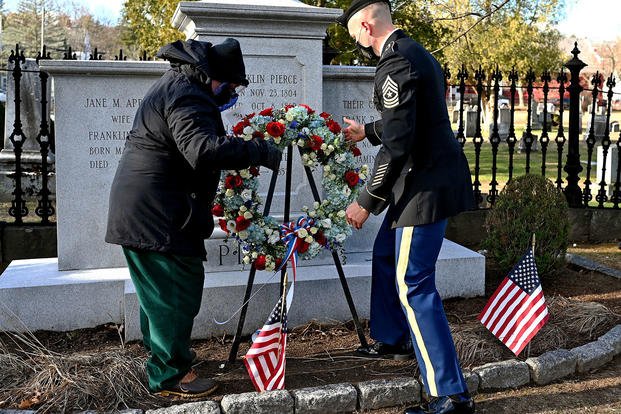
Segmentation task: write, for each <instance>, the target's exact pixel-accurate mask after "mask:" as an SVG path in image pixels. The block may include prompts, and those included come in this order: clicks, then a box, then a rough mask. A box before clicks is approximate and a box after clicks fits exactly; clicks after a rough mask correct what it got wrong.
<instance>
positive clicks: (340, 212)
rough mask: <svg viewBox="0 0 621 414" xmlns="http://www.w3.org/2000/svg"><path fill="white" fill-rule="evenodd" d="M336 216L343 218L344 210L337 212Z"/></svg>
mask: <svg viewBox="0 0 621 414" xmlns="http://www.w3.org/2000/svg"><path fill="white" fill-rule="evenodd" d="M336 215H337V216H339V217H345V210H339V211H338V212H337V213H336Z"/></svg>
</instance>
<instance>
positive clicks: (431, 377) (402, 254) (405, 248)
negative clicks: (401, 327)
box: [397, 227, 438, 397]
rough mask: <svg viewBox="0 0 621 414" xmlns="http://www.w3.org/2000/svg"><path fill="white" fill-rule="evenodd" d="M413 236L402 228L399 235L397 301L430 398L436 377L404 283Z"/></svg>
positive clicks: (411, 231) (411, 232)
mask: <svg viewBox="0 0 621 414" xmlns="http://www.w3.org/2000/svg"><path fill="white" fill-rule="evenodd" d="M413 234H414V227H404V228H403V232H402V233H401V245H400V247H399V261H398V262H397V284H398V286H399V300H400V301H401V304H402V305H403V307H404V308H405V311H406V315H407V319H408V323H409V324H410V327H411V328H412V332H414V338H415V340H416V345H417V346H418V350H419V351H420V353H421V356H422V357H423V362H424V364H425V368H426V371H427V385H428V386H429V393H430V394H431V395H432V396H434V397H437V396H438V390H437V387H436V381H435V377H436V375H435V372H434V370H433V366H432V365H431V359H430V358H429V353H428V352H427V347H426V346H425V341H424V339H423V335H422V334H421V332H420V329H419V327H418V322H417V321H416V315H415V314H414V309H412V307H411V306H410V302H408V287H407V285H406V283H405V272H406V270H407V268H408V263H409V261H410V245H411V244H412V236H413Z"/></svg>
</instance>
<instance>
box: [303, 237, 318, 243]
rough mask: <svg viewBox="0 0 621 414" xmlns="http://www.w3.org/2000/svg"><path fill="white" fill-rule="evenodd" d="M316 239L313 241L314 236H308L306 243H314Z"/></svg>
mask: <svg viewBox="0 0 621 414" xmlns="http://www.w3.org/2000/svg"><path fill="white" fill-rule="evenodd" d="M314 240H315V239H313V236H306V238H305V239H304V241H305V242H306V243H312V242H313V241H314Z"/></svg>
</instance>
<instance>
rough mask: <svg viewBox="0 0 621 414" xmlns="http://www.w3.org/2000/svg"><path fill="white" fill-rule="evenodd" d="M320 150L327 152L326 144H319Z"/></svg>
mask: <svg viewBox="0 0 621 414" xmlns="http://www.w3.org/2000/svg"><path fill="white" fill-rule="evenodd" d="M321 149H322V150H324V151H325V150H327V149H328V144H326V143H325V142H324V143H323V144H321Z"/></svg>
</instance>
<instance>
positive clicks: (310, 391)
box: [291, 384, 358, 414]
mask: <svg viewBox="0 0 621 414" xmlns="http://www.w3.org/2000/svg"><path fill="white" fill-rule="evenodd" d="M291 394H292V395H293V398H294V399H295V413H296V414H302V413H304V414H306V413H326V414H328V413H348V412H352V411H354V410H355V409H356V406H357V404H358V392H357V391H356V388H354V386H353V385H351V384H331V385H324V386H322V387H312V388H302V389H298V390H292V391H291Z"/></svg>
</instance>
